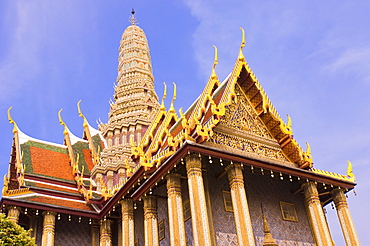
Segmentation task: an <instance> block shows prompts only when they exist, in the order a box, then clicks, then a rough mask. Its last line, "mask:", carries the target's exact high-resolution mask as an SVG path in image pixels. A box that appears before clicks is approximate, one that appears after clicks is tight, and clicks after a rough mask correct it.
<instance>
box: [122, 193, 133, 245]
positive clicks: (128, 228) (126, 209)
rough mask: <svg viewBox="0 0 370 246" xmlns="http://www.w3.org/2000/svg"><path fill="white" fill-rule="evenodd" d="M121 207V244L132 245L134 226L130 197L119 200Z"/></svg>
mask: <svg viewBox="0 0 370 246" xmlns="http://www.w3.org/2000/svg"><path fill="white" fill-rule="evenodd" d="M121 208H122V230H121V231H122V232H121V237H122V246H134V244H135V230H134V229H135V227H134V206H133V201H132V199H124V200H122V201H121Z"/></svg>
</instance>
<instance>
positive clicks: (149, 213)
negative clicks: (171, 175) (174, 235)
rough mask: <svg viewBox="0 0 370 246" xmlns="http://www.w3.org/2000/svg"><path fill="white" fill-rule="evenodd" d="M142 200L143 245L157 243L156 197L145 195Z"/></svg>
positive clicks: (147, 245) (155, 245) (154, 244)
mask: <svg viewBox="0 0 370 246" xmlns="http://www.w3.org/2000/svg"><path fill="white" fill-rule="evenodd" d="M143 200H144V237H145V239H144V241H145V246H157V245H159V239H158V214H157V199H156V198H155V197H154V196H146V197H144V198H143Z"/></svg>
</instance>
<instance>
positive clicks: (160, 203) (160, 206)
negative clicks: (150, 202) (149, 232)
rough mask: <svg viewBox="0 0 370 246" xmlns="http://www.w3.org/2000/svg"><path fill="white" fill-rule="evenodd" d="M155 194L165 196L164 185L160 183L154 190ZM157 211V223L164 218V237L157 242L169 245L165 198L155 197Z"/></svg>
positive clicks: (162, 245) (165, 245)
mask: <svg viewBox="0 0 370 246" xmlns="http://www.w3.org/2000/svg"><path fill="white" fill-rule="evenodd" d="M155 194H156V195H160V196H161V197H166V196H167V190H166V186H165V185H162V186H160V187H159V188H158V189H156V190H155ZM157 213H158V223H159V222H161V221H162V220H164V227H165V229H164V232H165V238H164V239H162V240H161V241H160V242H159V245H161V246H169V245H170V225H169V221H168V205H167V199H165V198H158V199H157Z"/></svg>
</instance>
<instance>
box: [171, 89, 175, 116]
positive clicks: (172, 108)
mask: <svg viewBox="0 0 370 246" xmlns="http://www.w3.org/2000/svg"><path fill="white" fill-rule="evenodd" d="M172 83H173V97H172V101H171V110H173V111H175V109H174V103H175V100H176V83H175V82H172Z"/></svg>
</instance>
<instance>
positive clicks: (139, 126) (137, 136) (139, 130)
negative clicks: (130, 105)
mask: <svg viewBox="0 0 370 246" xmlns="http://www.w3.org/2000/svg"><path fill="white" fill-rule="evenodd" d="M136 139H137V142H138V143H139V142H140V141H141V125H140V124H137V125H136Z"/></svg>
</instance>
